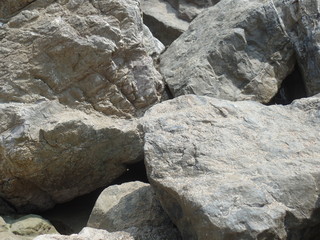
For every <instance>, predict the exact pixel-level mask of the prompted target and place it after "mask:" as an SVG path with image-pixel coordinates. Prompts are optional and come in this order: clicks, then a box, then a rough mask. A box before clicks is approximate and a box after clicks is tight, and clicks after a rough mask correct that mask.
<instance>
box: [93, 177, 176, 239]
mask: <svg viewBox="0 0 320 240" xmlns="http://www.w3.org/2000/svg"><path fill="white" fill-rule="evenodd" d="M88 226H89V227H93V228H99V229H105V230H107V231H109V232H115V231H125V232H129V233H130V234H131V235H132V236H134V238H135V239H140V240H150V239H153V240H176V239H181V238H180V235H179V232H178V230H177V229H176V227H174V225H173V224H172V222H171V221H170V219H169V217H168V215H167V214H166V213H165V212H164V211H163V209H162V207H161V205H160V202H159V201H158V200H157V198H156V196H155V193H154V191H153V190H152V188H151V187H150V185H149V184H146V183H142V182H129V183H124V184H121V185H114V186H110V187H108V188H106V189H105V190H104V191H103V192H102V193H101V194H100V196H99V198H98V200H97V202H96V204H95V206H94V208H93V211H92V213H91V216H90V218H89V221H88Z"/></svg>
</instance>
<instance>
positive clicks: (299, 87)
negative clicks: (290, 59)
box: [267, 64, 307, 105]
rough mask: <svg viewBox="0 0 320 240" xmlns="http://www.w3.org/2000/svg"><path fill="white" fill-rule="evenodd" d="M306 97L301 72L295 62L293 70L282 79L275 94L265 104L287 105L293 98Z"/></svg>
mask: <svg viewBox="0 0 320 240" xmlns="http://www.w3.org/2000/svg"><path fill="white" fill-rule="evenodd" d="M304 97H307V91H306V87H305V83H304V81H303V77H302V74H301V72H300V70H299V67H298V65H297V64H296V65H295V67H294V69H293V71H292V72H291V73H290V74H289V75H288V76H287V77H286V78H285V79H284V80H283V81H282V83H281V86H280V88H279V90H278V92H277V94H276V95H275V96H274V97H273V98H272V99H271V101H270V102H269V103H268V104H267V105H273V104H281V105H288V104H290V103H291V102H292V101H293V100H295V99H300V98H304Z"/></svg>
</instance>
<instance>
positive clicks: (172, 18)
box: [141, 0, 189, 45]
mask: <svg viewBox="0 0 320 240" xmlns="http://www.w3.org/2000/svg"><path fill="white" fill-rule="evenodd" d="M141 10H142V11H143V22H144V23H145V24H146V25H147V26H148V27H149V28H150V30H151V32H152V34H153V35H154V36H155V37H157V38H158V39H159V40H160V41H161V42H162V43H163V44H165V45H170V44H171V43H172V42H173V41H174V40H176V39H177V38H178V37H179V36H180V35H181V34H182V33H183V32H184V31H186V30H187V29H188V26H189V23H188V22H187V21H184V20H182V19H180V18H179V17H178V12H177V10H175V9H174V8H173V7H172V6H171V5H170V4H169V3H168V2H165V1H162V0H142V1H141Z"/></svg>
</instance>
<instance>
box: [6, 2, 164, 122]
mask: <svg viewBox="0 0 320 240" xmlns="http://www.w3.org/2000/svg"><path fill="white" fill-rule="evenodd" d="M143 28H144V25H143V23H142V18H141V13H140V9H139V2H138V1H136V0H104V1H99V0H94V1H83V0H82V1H74V0H67V1H65V0H59V1H52V0H47V1H35V2H34V3H33V4H31V5H29V6H28V7H27V8H26V9H25V10H24V11H21V12H20V13H19V14H17V15H15V16H14V17H12V18H10V19H8V21H7V23H6V24H4V25H2V26H0V55H1V58H0V66H1V67H0V86H1V89H0V102H10V101H15V102H24V103H34V102H36V101H38V100H39V99H41V98H43V97H45V98H47V99H51V100H52V99H58V100H59V101H60V102H61V103H63V104H65V105H67V106H70V107H72V108H77V109H82V110H85V111H98V112H102V113H104V114H106V115H117V116H121V117H131V116H135V115H139V114H141V112H143V111H144V109H145V108H148V107H149V106H150V105H151V104H153V103H155V102H157V101H158V99H159V98H160V96H161V93H162V90H163V84H162V77H161V75H160V74H159V73H158V72H157V71H156V69H155V68H154V66H153V60H152V58H151V57H150V56H149V55H148V53H147V51H148V50H150V49H148V50H147V49H146V48H145V47H144V45H143V42H144V33H143Z"/></svg>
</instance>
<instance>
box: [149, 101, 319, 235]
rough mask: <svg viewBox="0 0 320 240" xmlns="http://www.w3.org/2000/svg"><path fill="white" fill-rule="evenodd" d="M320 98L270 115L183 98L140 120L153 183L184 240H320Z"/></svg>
mask: <svg viewBox="0 0 320 240" xmlns="http://www.w3.org/2000/svg"><path fill="white" fill-rule="evenodd" d="M319 109H320V95H317V96H315V97H311V98H305V99H300V100H295V101H294V102H293V103H292V104H291V105H286V106H282V105H272V106H265V105H262V104H260V103H257V102H252V101H243V102H231V101H226V100H218V99H214V98H209V97H203V96H194V95H186V96H181V97H178V98H175V99H173V100H170V101H166V102H163V103H161V104H158V105H156V106H154V107H153V108H151V109H150V110H149V111H148V112H147V113H146V114H145V116H144V119H143V125H144V131H145V141H146V143H145V148H144V152H145V163H146V168H147V174H148V177H149V179H150V183H151V185H152V186H153V188H154V189H155V191H156V193H157V196H158V198H159V199H160V202H161V204H162V206H163V207H164V209H165V211H166V212H167V213H168V214H169V216H170V218H171V220H172V221H173V222H174V223H175V224H176V225H177V227H178V228H179V230H180V232H181V234H182V237H183V239H198V240H204V239H215V240H227V239H228V240H233V239H234V240H238V239H246V240H250V239H279V240H281V239H306V240H309V239H316V237H315V238H311V237H310V238H309V237H308V236H307V234H311V233H312V234H314V235H313V236H319V234H320V232H319V226H320V215H319V213H320V205H319V197H320V195H319V187H320V168H319V164H320V144H319V143H320V135H319V130H320V111H319Z"/></svg>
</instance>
